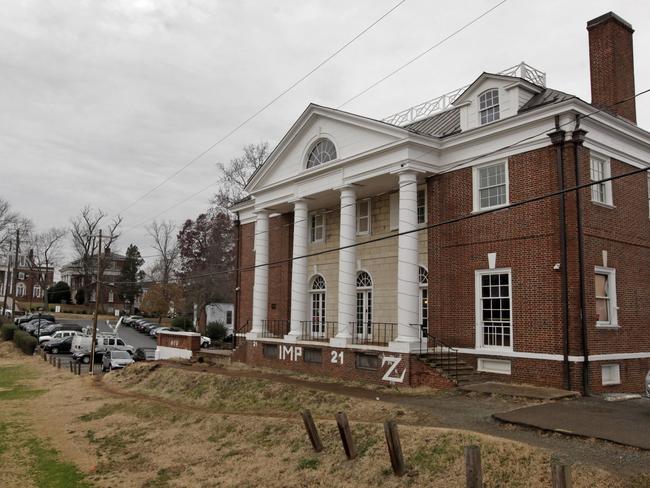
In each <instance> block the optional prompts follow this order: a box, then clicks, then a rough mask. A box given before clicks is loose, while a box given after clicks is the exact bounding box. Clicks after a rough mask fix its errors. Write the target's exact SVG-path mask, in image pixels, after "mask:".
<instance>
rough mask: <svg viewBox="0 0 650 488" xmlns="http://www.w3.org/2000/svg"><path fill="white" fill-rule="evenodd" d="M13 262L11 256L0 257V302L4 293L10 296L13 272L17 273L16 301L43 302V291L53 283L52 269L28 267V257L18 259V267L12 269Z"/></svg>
mask: <svg viewBox="0 0 650 488" xmlns="http://www.w3.org/2000/svg"><path fill="white" fill-rule="evenodd" d="M13 260H14V257H13V256H0V302H1V301H2V299H3V298H4V296H5V291H6V292H7V294H8V295H11V294H12V284H13V276H12V275H13V272H14V271H15V272H16V273H17V280H16V301H21V302H41V301H43V296H44V294H45V291H46V290H47V288H49V287H50V286H51V285H52V284H53V282H54V268H53V267H47V268H46V267H45V266H39V267H37V266H35V265H33V264H32V265H30V262H29V257H28V256H23V255H21V256H19V257H18V267H16V268H14V265H13ZM44 288H45V289H44Z"/></svg>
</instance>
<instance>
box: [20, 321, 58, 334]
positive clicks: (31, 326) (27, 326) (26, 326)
mask: <svg viewBox="0 0 650 488" xmlns="http://www.w3.org/2000/svg"><path fill="white" fill-rule="evenodd" d="M52 324H53V322H48V321H47V320H41V321H40V323H39V321H38V320H33V321H31V322H27V323H22V324H20V325H19V326H18V327H19V328H21V329H23V330H24V331H25V332H27V333H28V334H31V333H33V332H34V331H37V332H38V328H39V327H40V328H41V330H43V329H45V328H46V327H49V326H50V325H52Z"/></svg>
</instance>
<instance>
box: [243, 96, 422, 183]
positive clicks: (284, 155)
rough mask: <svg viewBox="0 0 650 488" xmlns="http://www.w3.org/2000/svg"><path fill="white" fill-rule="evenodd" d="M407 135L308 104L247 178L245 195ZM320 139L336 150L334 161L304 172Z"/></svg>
mask: <svg viewBox="0 0 650 488" xmlns="http://www.w3.org/2000/svg"><path fill="white" fill-rule="evenodd" d="M408 133H409V132H408V131H406V130H405V129H402V128H400V127H397V126H393V125H390V124H387V123H385V122H380V121H378V120H374V119H368V118H366V117H361V116H358V115H355V114H350V113H348V112H342V111H340V110H336V109H331V108H327V107H322V106H319V105H314V104H311V105H309V106H308V107H307V109H306V110H305V111H304V112H303V113H302V115H301V116H300V117H299V118H298V120H297V121H296V122H295V123H294V124H293V125H292V126H291V128H290V129H289V131H288V132H287V134H286V135H285V136H284V137H283V138H282V140H281V141H280V143H279V144H278V145H277V146H276V147H275V149H274V150H273V151H272V152H271V154H270V155H269V157H268V158H267V160H266V161H265V162H264V164H263V165H262V166H261V167H260V168H259V170H258V171H257V172H256V173H255V174H254V175H253V176H252V177H251V179H250V181H249V182H248V185H247V187H246V191H247V192H249V193H255V192H257V191H260V190H262V189H264V188H267V187H270V186H273V185H276V184H278V183H282V182H286V181H291V180H292V179H294V178H299V177H301V176H308V174H309V173H310V172H313V171H314V170H316V169H318V170H319V171H320V170H325V168H326V167H327V166H332V167H334V166H336V165H337V164H338V163H342V162H345V161H348V160H353V159H354V158H355V157H357V156H360V155H363V154H365V153H367V152H369V151H373V150H377V149H378V148H381V147H383V146H386V145H389V144H391V143H394V142H396V141H399V140H400V139H403V138H404V137H405V136H406V135H407V134H408ZM322 138H326V139H329V140H330V141H332V143H333V144H334V146H335V148H336V159H335V160H333V161H331V162H328V163H325V164H322V165H320V166H318V167H317V168H310V169H307V158H308V155H309V152H310V150H311V148H312V147H313V146H314V144H315V143H316V142H317V141H318V140H319V139H322Z"/></svg>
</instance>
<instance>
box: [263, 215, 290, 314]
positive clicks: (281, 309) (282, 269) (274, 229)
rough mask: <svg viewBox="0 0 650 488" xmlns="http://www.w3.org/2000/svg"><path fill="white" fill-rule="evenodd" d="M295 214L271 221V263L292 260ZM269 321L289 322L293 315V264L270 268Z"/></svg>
mask: <svg viewBox="0 0 650 488" xmlns="http://www.w3.org/2000/svg"><path fill="white" fill-rule="evenodd" d="M292 254H293V213H288V214H282V215H278V216H277V217H273V218H271V219H269V261H270V262H276V261H282V260H286V259H291V257H292ZM268 306H269V309H268V318H269V320H288V319H289V318H290V317H289V316H290V315H291V262H284V263H281V264H274V265H271V266H269V305H268Z"/></svg>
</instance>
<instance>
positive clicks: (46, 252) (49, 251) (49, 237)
mask: <svg viewBox="0 0 650 488" xmlns="http://www.w3.org/2000/svg"><path fill="white" fill-rule="evenodd" d="M66 233H67V230H66V229H61V228H59V229H57V228H55V227H53V228H51V229H49V230H47V231H45V232H41V233H37V234H33V235H31V236H30V237H29V242H28V245H29V255H28V260H27V262H28V265H29V268H30V271H31V272H32V273H33V274H34V276H36V281H37V282H38V284H39V286H40V288H41V290H42V292H43V306H44V309H45V310H47V307H48V295H47V289H48V287H49V286H51V285H52V281H51V280H50V278H49V272H50V270H51V271H52V272H54V266H55V265H56V264H58V262H59V259H60V258H61V245H62V244H63V238H64V237H65V235H66Z"/></svg>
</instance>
